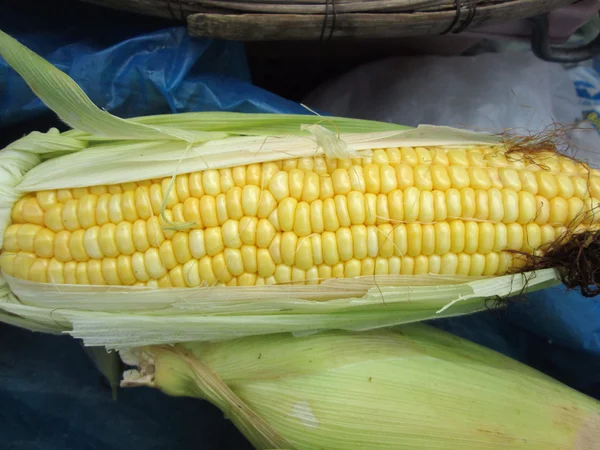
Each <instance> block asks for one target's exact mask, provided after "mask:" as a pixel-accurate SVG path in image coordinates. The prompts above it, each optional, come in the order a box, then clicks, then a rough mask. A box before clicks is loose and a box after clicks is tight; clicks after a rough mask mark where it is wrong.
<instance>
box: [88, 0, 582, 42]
mask: <svg viewBox="0 0 600 450" xmlns="http://www.w3.org/2000/svg"><path fill="white" fill-rule="evenodd" d="M83 1H87V2H90V3H95V4H99V5H104V6H108V7H112V8H116V9H121V10H127V11H133V12H137V13H142V14H148V15H153V16H158V17H164V18H170V19H176V20H181V21H187V24H188V28H189V31H190V34H192V35H194V36H205V37H215V38H219V39H232V40H242V41H290V40H295V41H309V40H330V39H335V40H352V39H360V40H364V39H390V38H397V37H402V36H435V35H440V34H445V33H458V32H461V31H463V30H464V29H467V28H469V29H470V28H475V27H482V26H488V25H497V24H501V23H504V22H508V21H511V20H516V19H524V18H527V17H532V16H536V15H539V14H544V13H547V12H549V11H551V10H554V9H556V8H559V7H562V6H566V5H569V4H571V3H574V1H575V0H462V1H460V0H458V1H455V0H246V1H243V0H83Z"/></svg>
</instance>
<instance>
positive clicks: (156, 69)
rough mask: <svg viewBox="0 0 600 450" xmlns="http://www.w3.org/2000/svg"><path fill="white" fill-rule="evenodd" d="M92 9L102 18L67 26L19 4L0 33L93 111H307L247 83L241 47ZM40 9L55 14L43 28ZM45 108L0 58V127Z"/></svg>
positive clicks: (64, 19) (2, 20)
mask: <svg viewBox="0 0 600 450" xmlns="http://www.w3.org/2000/svg"><path fill="white" fill-rule="evenodd" d="M50 3H53V2H50ZM69 3H70V4H71V5H72V7H74V8H75V10H78V9H79V10H82V6H81V5H79V7H77V6H78V4H77V3H75V4H73V3H74V2H69ZM55 6H56V5H55ZM3 8H4V7H3ZM40 8H41V9H40ZM65 8H66V6H65ZM93 8H94V10H98V11H99V13H104V15H105V16H106V17H104V16H102V15H100V17H95V18H93V19H89V20H86V19H83V20H81V18H79V19H80V23H79V25H74V24H76V23H78V22H77V21H76V18H75V17H74V18H73V20H72V21H70V20H69V17H70V16H71V15H73V14H68V15H67V16H63V15H59V14H58V13H57V12H56V11H55V12H54V14H53V13H52V11H51V10H49V6H48V5H42V4H41V3H40V2H33V8H32V9H33V13H32V14H29V13H27V16H25V8H24V6H12V7H10V6H9V7H8V8H7V10H6V11H4V10H3V12H2V15H0V28H2V29H3V30H4V31H6V32H8V33H10V34H11V35H12V36H13V37H14V38H16V39H18V40H19V41H20V42H22V43H23V44H25V45H26V46H28V47H29V48H31V49H32V50H33V51H35V52H36V53H38V54H40V55H41V56H43V57H44V58H45V59H46V60H48V61H49V62H51V63H52V64H54V65H55V66H56V67H58V68H60V69H61V70H63V71H64V72H66V73H67V74H69V76H71V77H72V78H73V79H74V80H75V81H76V82H77V83H78V84H79V86H81V88H82V89H83V90H84V91H85V92H86V94H87V95H88V96H89V97H90V98H91V99H92V100H93V101H94V102H95V103H96V104H97V105H98V106H100V107H103V108H105V109H106V110H108V111H110V112H111V113H114V114H116V115H118V116H120V117H135V116H141V115H146V114H149V113H151V114H165V113H177V112H186V111H207V110H215V111H236V112H284V111H290V110H292V111H295V112H298V113H302V112H306V110H304V109H303V108H302V107H301V106H299V105H297V104H296V103H293V102H289V101H287V100H285V99H282V98H280V97H277V96H275V95H273V94H271V93H269V92H266V91H264V90H263V89H260V88H257V87H255V86H253V85H252V84H251V83H250V75H249V69H248V65H247V61H246V56H245V52H244V47H243V44H242V43H239V42H225V41H216V40H210V39H193V38H191V37H189V35H188V33H187V30H186V28H185V27H183V26H177V27H171V26H169V27H166V28H165V27H164V26H162V27H161V25H163V24H161V23H157V24H155V23H154V21H150V23H147V22H145V21H144V20H136V21H134V22H133V25H131V24H129V23H127V22H126V20H125V19H121V20H119V18H120V17H121V16H120V15H119V14H117V13H112V11H110V10H103V9H102V8H97V7H93ZM42 12H47V13H48V14H50V15H51V17H52V16H53V15H56V17H52V18H53V19H56V20H54V21H52V22H50V23H49V22H48V18H47V17H42ZM113 16H115V17H116V18H115V17H113ZM25 17H27V20H28V22H27V23H26V24H24V23H22V22H24V21H25ZM128 17H129V16H128ZM133 17H135V16H133ZM102 18H104V19H105V20H106V21H110V22H112V23H115V22H116V23H115V25H116V26H114V27H113V28H112V29H111V30H110V31H111V32H110V33H109V35H108V36H107V29H106V28H104V27H100V26H99V23H100V22H101V20H100V19H102ZM129 19H131V17H129ZM120 21H122V22H123V27H121V28H119V27H118V25H119V22H120ZM48 23H49V24H48ZM15 24H20V26H18V27H17V26H15ZM61 24H62V25H63V26H62V27H61V26H60V25H61ZM125 24H127V26H125ZM35 25H37V27H35ZM166 25H170V24H166ZM65 29H66V31H65ZM47 111H48V110H47V108H46V107H45V105H44V104H43V103H42V102H41V101H40V100H39V99H38V98H37V97H36V96H35V95H34V94H33V92H32V91H31V89H29V87H28V86H27V85H26V83H25V82H24V81H23V79H22V78H21V77H20V76H19V75H18V74H17V73H16V72H15V71H13V70H12V69H11V68H9V67H8V64H6V62H5V61H4V60H2V59H0V127H3V126H9V125H14V124H16V123H18V122H22V121H25V120H28V119H33V118H36V117H39V116H41V115H43V114H44V113H46V112H47Z"/></svg>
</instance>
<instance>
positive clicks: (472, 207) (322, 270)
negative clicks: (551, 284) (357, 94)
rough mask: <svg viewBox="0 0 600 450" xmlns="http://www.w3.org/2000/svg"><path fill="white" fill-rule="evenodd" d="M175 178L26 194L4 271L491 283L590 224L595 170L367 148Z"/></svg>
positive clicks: (247, 281)
mask: <svg viewBox="0 0 600 450" xmlns="http://www.w3.org/2000/svg"><path fill="white" fill-rule="evenodd" d="M171 181H172V180H171V178H164V179H156V180H144V181H139V182H134V183H126V184H121V185H111V186H90V187H88V188H75V189H61V190H53V191H40V192H36V193H32V194H29V195H26V196H25V197H23V198H22V199H21V200H19V201H18V202H17V203H16V204H15V206H14V208H13V210H12V216H11V218H12V224H11V225H10V226H9V227H8V228H7V229H6V232H5V234H4V245H3V251H2V254H1V255H0V267H1V269H2V271H3V272H4V273H5V274H8V275H11V276H14V277H17V278H20V279H25V280H31V281H37V282H42V283H54V284H63V283H66V284H84V285H142V286H143V285H145V286H154V287H196V286H202V285H205V286H212V285H232V286H235V285H238V286H253V285H265V284H282V283H296V284H318V283H319V282H320V281H322V280H326V279H330V278H352V277H358V276H368V275H374V274H377V275H386V274H404V275H412V274H425V273H434V274H438V273H440V274H450V275H454V274H462V275H471V276H478V275H502V274H505V273H507V272H509V271H511V270H518V269H519V268H520V267H522V266H523V265H525V264H526V263H527V259H526V258H525V257H524V256H523V255H524V254H525V255H526V254H534V253H535V254H538V255H540V254H543V252H544V250H545V249H547V247H548V245H549V244H550V243H552V242H553V241H555V240H556V239H557V238H558V237H560V236H561V235H563V234H564V233H565V232H566V231H567V228H568V227H569V228H570V231H575V232H577V231H584V230H587V229H591V228H594V227H595V225H596V224H597V222H598V221H599V220H600V214H593V212H594V210H595V208H596V206H597V204H598V201H599V200H600V174H598V173H597V172H596V171H594V170H592V169H590V168H589V167H588V166H587V165H584V164H581V163H578V162H575V161H573V160H571V159H569V158H567V157H563V156H560V155H558V154H553V153H537V154H535V155H534V156H533V157H531V156H528V155H526V154H523V153H519V152H514V153H510V154H506V149H505V147H503V146H502V147H501V146H498V147H488V146H471V147H463V148H456V147H443V146H442V147H430V148H424V147H402V148H386V149H373V151H372V156H371V157H367V158H352V159H350V158H348V159H335V158H327V157H325V156H316V157H304V158H296V159H289V160H284V161H276V162H265V163H261V164H249V165H246V166H238V167H233V168H226V169H218V170H206V171H202V172H194V173H188V174H182V175H179V176H177V178H176V179H175V182H174V183H173V184H171ZM181 224H186V225H185V226H181Z"/></svg>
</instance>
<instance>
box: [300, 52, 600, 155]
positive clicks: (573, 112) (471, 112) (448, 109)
mask: <svg viewBox="0 0 600 450" xmlns="http://www.w3.org/2000/svg"><path fill="white" fill-rule="evenodd" d="M305 104H307V105H309V106H310V107H311V108H316V109H319V110H321V111H326V112H328V113H331V114H334V115H340V116H347V117H356V118H361V119H375V120H382V121H387V122H394V123H400V124H403V125H409V126H416V125H418V124H432V125H449V126H454V127H458V128H467V129H471V130H478V131H488V132H492V133H502V132H504V131H505V130H506V129H512V130H514V131H515V132H518V133H521V134H535V133H540V132H543V131H544V130H548V129H550V128H552V127H553V126H555V125H557V124H562V125H572V124H574V123H577V122H579V121H581V120H582V118H583V113H582V109H581V107H580V104H579V100H578V98H577V94H576V91H575V87H574V85H573V82H572V81H571V78H570V76H569V73H568V72H567V71H566V70H565V69H563V68H562V66H560V65H559V64H553V63H547V62H545V61H542V60H540V59H538V58H537V57H535V56H534V55H533V54H532V53H530V52H504V53H484V54H479V55H476V56H460V57H440V56H422V57H399V58H392V59H386V60H382V61H378V62H375V63H372V64H368V65H365V66H361V67H358V68H356V69H354V70H352V71H351V72H349V73H347V74H345V75H343V76H341V77H340V78H338V79H336V80H333V81H332V82H330V83H327V84H325V85H322V86H320V87H318V88H317V89H316V90H315V91H313V92H312V93H311V94H310V95H309V96H308V97H307V98H306V99H305ZM570 137H571V142H570V145H571V149H572V150H573V151H575V152H577V156H578V157H579V158H581V159H584V160H587V161H589V162H591V163H594V164H599V163H600V157H599V155H598V154H597V152H596V150H595V149H598V148H600V136H599V135H598V133H597V132H596V131H595V130H594V129H593V127H591V126H590V125H589V124H581V125H580V130H579V131H577V132H571V133H570Z"/></svg>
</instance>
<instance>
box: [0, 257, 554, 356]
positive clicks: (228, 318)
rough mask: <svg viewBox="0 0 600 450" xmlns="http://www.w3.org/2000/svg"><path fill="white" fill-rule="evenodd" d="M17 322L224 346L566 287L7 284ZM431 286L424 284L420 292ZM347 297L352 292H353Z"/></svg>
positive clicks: (413, 318) (407, 318) (520, 282)
mask: <svg viewBox="0 0 600 450" xmlns="http://www.w3.org/2000/svg"><path fill="white" fill-rule="evenodd" d="M6 279H7V281H8V282H9V285H10V287H11V289H12V291H13V292H14V294H15V295H16V296H17V297H18V298H19V303H5V304H3V305H2V308H3V309H4V310H5V311H7V312H10V313H12V314H14V315H20V316H22V317H25V318H29V319H32V320H35V321H36V322H38V323H40V322H41V323H45V324H47V325H48V326H53V325H54V326H56V325H60V326H63V327H64V329H65V331H66V332H68V333H69V334H71V335H72V336H74V337H76V338H79V339H82V340H83V341H84V343H85V344H86V345H91V346H106V347H108V348H123V347H130V346H144V345H153V344H167V343H177V342H190V341H220V340H227V339H233V338H238V337H243V336H253V335H264V334H270V333H278V332H283V331H286V332H294V333H307V332H319V331H322V330H327V329H341V330H355V331H360V330H369V329H375V328H382V327H389V326H394V325H398V324H403V323H410V322H417V321H421V320H428V319H436V318H443V317H452V316H457V315H463V314H470V313H473V312H477V311H482V310H484V309H485V308H487V307H488V305H487V300H488V299H489V298H490V297H494V296H500V297H502V298H504V297H508V296H511V295H519V294H521V293H525V292H532V291H535V290H537V289H542V288H545V287H548V286H552V285H554V284H557V283H558V281H557V278H556V273H555V271H554V270H553V269H545V270H540V271H537V272H535V273H532V274H528V275H524V274H517V275H505V276H502V277H443V276H435V275H426V276H419V277H414V276H398V277H393V276H382V277H378V278H373V277H361V278H358V279H353V280H337V281H334V280H332V282H325V283H323V284H322V285H319V286H312V287H311V286H295V287H294V286H265V287H260V286H253V287H212V288H211V287H207V288H180V289H166V288H165V289H159V290H156V289H151V288H135V287H127V286H123V287H118V286H102V287H100V286H74V285H73V286H72V285H63V286H60V288H59V289H57V287H56V286H53V285H51V284H48V283H33V282H29V281H23V280H18V279H15V278H12V277H6ZM419 283H421V285H418V284H419ZM344 289H345V291H344Z"/></svg>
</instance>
